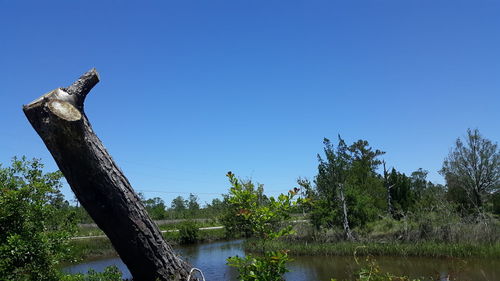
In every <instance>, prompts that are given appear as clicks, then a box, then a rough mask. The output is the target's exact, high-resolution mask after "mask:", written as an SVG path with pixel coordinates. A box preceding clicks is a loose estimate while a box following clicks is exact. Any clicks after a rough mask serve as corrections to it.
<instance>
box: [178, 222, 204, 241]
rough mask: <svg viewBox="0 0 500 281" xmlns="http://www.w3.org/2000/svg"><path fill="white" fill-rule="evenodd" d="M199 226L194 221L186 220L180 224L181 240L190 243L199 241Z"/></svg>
mask: <svg viewBox="0 0 500 281" xmlns="http://www.w3.org/2000/svg"><path fill="white" fill-rule="evenodd" d="M198 236H199V228H198V225H196V223H195V222H194V221H185V222H182V223H181V224H180V225H179V242H180V243H181V244H189V243H194V242H196V241H198Z"/></svg>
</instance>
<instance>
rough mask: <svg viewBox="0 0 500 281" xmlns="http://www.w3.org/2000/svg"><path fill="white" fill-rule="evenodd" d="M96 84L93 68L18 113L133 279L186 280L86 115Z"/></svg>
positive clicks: (186, 268)
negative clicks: (89, 98) (87, 102)
mask: <svg viewBox="0 0 500 281" xmlns="http://www.w3.org/2000/svg"><path fill="white" fill-rule="evenodd" d="M98 82H99V76H98V73H97V71H96V70H95V69H92V70H90V71H88V72H87V73H85V74H84V75H83V76H81V77H80V78H79V79H78V80H77V81H76V82H75V83H73V85H71V86H69V87H68V88H58V89H56V90H53V91H51V92H49V93H47V94H45V95H43V96H41V97H40V98H38V99H37V100H35V101H33V102H32V103H30V104H28V105H25V106H23V111H24V113H25V115H26V117H27V118H28V120H29V122H30V123H31V125H32V126H33V128H34V129H35V131H36V132H37V133H38V135H39V136H40V137H41V138H42V140H43V142H44V143H45V145H46V146H47V148H48V150H49V151H50V153H51V154H52V156H53V157H54V159H55V161H56V163H57V165H58V167H59V169H60V170H61V172H62V173H63V174H64V176H65V178H66V180H67V181H68V183H69V185H70V186H71V189H72V190H73V192H74V193H75V195H76V197H77V198H78V200H79V201H80V203H81V205H82V206H83V207H84V208H85V209H86V210H87V212H88V213H89V215H90V216H91V217H92V219H94V221H95V223H96V224H97V225H98V226H99V227H100V228H101V229H102V230H103V231H104V233H105V234H106V235H107V236H108V237H109V239H110V240H111V243H112V244H113V246H114V248H115V249H116V251H117V252H118V254H119V255H120V257H121V259H122V260H123V262H124V263H125V264H126V265H127V267H128V269H129V270H130V272H131V273H132V276H133V278H134V280H137V281H155V280H162V281H163V280H186V279H187V277H188V275H189V271H190V269H191V266H190V265H189V264H187V263H186V262H184V261H183V260H181V259H180V258H179V257H178V256H177V255H176V254H175V253H174V251H173V249H172V247H171V246H170V245H169V244H167V243H166V242H165V240H164V239H163V236H162V235H161V232H160V231H159V229H158V227H157V226H156V224H155V223H154V222H153V221H152V220H151V218H150V217H149V215H148V214H147V212H146V210H145V208H144V206H143V204H142V202H141V201H140V199H139V197H138V195H137V194H136V193H135V192H134V190H133V189H132V187H131V185H130V183H129V181H128V180H127V178H126V177H125V176H124V175H123V172H122V171H121V170H120V169H119V168H118V166H117V165H116V164H115V162H114V161H113V159H112V158H111V156H110V155H109V153H108V152H107V151H106V149H105V148H104V146H103V144H102V143H101V141H100V140H99V139H98V138H97V136H96V135H95V133H94V132H93V130H92V127H91V125H90V123H89V121H88V119H87V117H86V115H85V112H84V110H83V108H84V100H85V97H86V96H87V94H88V93H89V92H90V90H91V89H92V87H94V85H96V84H97V83H98Z"/></svg>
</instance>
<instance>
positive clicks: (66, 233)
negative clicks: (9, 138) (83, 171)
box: [0, 157, 76, 281]
mask: <svg viewBox="0 0 500 281" xmlns="http://www.w3.org/2000/svg"><path fill="white" fill-rule="evenodd" d="M42 168H43V165H42V164H41V163H40V161H39V160H37V159H34V160H31V161H28V160H26V159H25V158H24V157H23V158H21V159H17V158H14V159H13V161H12V165H11V167H7V168H2V167H0V276H1V277H2V280H12V281H14V280H15V281H24V280H33V281H35V280H36V281H52V280H58V279H59V275H60V274H59V272H58V270H57V265H58V264H59V263H60V262H61V261H62V260H63V259H65V258H66V257H68V255H69V253H68V241H69V237H71V236H72V234H73V233H74V232H75V228H76V225H75V220H74V214H73V213H72V212H70V211H68V208H67V207H68V203H67V202H66V201H64V200H63V196H62V194H61V193H60V191H59V188H60V187H61V182H60V179H61V177H62V174H61V173H60V172H55V173H44V172H43V171H42Z"/></svg>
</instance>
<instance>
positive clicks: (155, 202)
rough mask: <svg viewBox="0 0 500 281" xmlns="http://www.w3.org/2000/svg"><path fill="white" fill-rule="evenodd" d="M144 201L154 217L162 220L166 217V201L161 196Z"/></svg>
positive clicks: (149, 212)
mask: <svg viewBox="0 0 500 281" xmlns="http://www.w3.org/2000/svg"><path fill="white" fill-rule="evenodd" d="M143 203H144V207H145V208H146V211H148V214H149V215H150V216H151V218H152V219H154V220H162V219H165V218H166V215H167V214H166V212H165V202H164V201H163V199H161V198H160V197H154V198H150V199H147V200H143Z"/></svg>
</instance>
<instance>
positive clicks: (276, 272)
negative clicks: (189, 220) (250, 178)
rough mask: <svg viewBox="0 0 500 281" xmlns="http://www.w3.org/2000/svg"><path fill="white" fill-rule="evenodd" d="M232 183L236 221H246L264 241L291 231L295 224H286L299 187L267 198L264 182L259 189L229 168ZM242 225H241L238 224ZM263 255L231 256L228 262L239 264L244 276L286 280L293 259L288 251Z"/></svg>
mask: <svg viewBox="0 0 500 281" xmlns="http://www.w3.org/2000/svg"><path fill="white" fill-rule="evenodd" d="M227 177H228V179H229V182H230V183H231V188H230V190H229V195H228V196H227V197H226V200H227V201H228V204H229V206H230V208H229V210H231V212H232V215H233V216H234V217H236V218H238V219H237V220H236V221H237V222H238V223H242V224H244V225H245V227H246V228H245V230H246V231H249V232H250V234H252V235H254V236H256V237H258V238H260V239H261V240H262V241H263V242H265V241H268V240H275V239H277V238H279V237H283V236H285V235H288V234H291V233H292V232H293V231H292V227H291V226H290V225H285V224H284V223H285V221H287V220H289V218H290V211H291V210H292V208H293V207H294V205H295V204H296V202H295V201H294V200H293V197H294V196H295V195H296V194H297V192H298V189H294V190H291V191H289V192H288V194H287V195H285V194H280V195H279V196H278V198H274V197H269V198H266V199H267V200H265V199H264V197H263V196H262V195H263V187H262V185H260V186H259V188H258V189H257V192H256V190H255V189H254V186H253V184H251V182H250V183H247V184H246V185H245V184H242V183H241V182H240V181H239V180H238V179H237V178H236V177H235V176H234V174H233V173H231V172H228V174H227ZM236 227H241V226H236ZM263 252H264V254H263V256H252V255H248V256H246V257H244V258H241V257H238V256H235V257H230V258H228V260H227V261H228V264H229V265H230V266H234V267H237V268H238V271H239V279H240V280H245V281H246V280H283V274H284V273H285V272H287V269H286V263H287V262H288V261H289V258H288V253H287V251H283V250H279V251H274V252H267V251H265V250H264V249H263Z"/></svg>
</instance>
